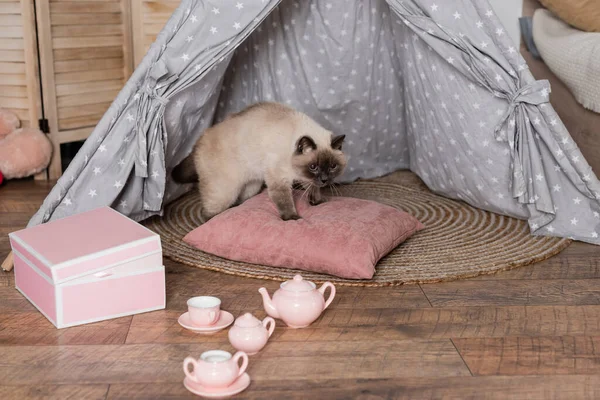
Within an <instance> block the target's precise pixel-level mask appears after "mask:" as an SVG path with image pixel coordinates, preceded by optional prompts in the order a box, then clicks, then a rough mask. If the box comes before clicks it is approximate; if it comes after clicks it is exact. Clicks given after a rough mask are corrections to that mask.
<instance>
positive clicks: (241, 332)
mask: <svg viewBox="0 0 600 400" xmlns="http://www.w3.org/2000/svg"><path fill="white" fill-rule="evenodd" d="M267 327H268V328H267ZM274 330H275V320H274V319H273V318H271V317H266V318H265V319H263V320H262V321H261V320H259V319H258V318H256V317H255V316H254V315H252V314H250V313H246V314H244V315H242V316H241V317H239V318H238V319H236V320H235V322H234V324H233V326H232V327H231V329H230V330H229V342H230V343H231V345H232V346H233V347H235V348H236V349H237V350H240V351H243V352H245V353H246V354H248V355H253V354H256V353H258V352H259V351H260V350H261V349H262V348H263V347H265V344H267V341H268V340H269V338H270V337H271V335H272V334H273V331H274Z"/></svg>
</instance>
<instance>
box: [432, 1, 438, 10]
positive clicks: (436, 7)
mask: <svg viewBox="0 0 600 400" xmlns="http://www.w3.org/2000/svg"><path fill="white" fill-rule="evenodd" d="M437 9H438V5H437V4H435V3H434V4H432V5H431V11H437Z"/></svg>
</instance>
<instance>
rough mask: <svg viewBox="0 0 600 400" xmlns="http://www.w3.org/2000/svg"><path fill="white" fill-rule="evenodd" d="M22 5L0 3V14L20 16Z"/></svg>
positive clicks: (17, 3)
mask: <svg viewBox="0 0 600 400" xmlns="http://www.w3.org/2000/svg"><path fill="white" fill-rule="evenodd" d="M20 13H21V4H20V3H19V2H10V3H6V2H1V3H0V14H20Z"/></svg>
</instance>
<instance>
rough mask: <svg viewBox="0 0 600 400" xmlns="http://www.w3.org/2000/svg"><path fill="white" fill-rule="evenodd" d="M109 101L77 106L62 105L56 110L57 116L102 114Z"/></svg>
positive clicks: (61, 117)
mask: <svg viewBox="0 0 600 400" xmlns="http://www.w3.org/2000/svg"><path fill="white" fill-rule="evenodd" d="M110 104H111V103H98V104H90V105H82V106H78V107H64V108H61V109H59V110H58V113H59V118H60V119H61V120H62V119H63V118H72V117H83V116H89V115H98V114H104V113H105V112H106V110H107V109H108V107H110Z"/></svg>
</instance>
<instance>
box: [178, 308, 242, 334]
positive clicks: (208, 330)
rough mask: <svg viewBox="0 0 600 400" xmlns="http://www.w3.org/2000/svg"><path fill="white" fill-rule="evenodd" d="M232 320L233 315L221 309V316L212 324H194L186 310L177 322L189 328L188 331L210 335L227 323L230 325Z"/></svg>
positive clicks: (223, 327) (225, 326)
mask: <svg viewBox="0 0 600 400" xmlns="http://www.w3.org/2000/svg"><path fill="white" fill-rule="evenodd" d="M233 320H234V318H233V315H232V314H231V313H230V312H227V311H225V310H221V316H220V317H219V320H218V321H217V322H216V323H215V324H214V325H210V326H196V325H194V324H192V321H191V320H190V314H189V313H188V312H186V313H184V314H182V315H181V316H180V317H179V319H178V320H177V322H179V325H181V326H183V327H184V328H185V329H189V330H190V331H193V332H196V333H201V334H205V335H212V334H213V333H217V332H219V331H220V330H223V329H225V328H227V327H228V326H229V325H231V323H232V322H233Z"/></svg>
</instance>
